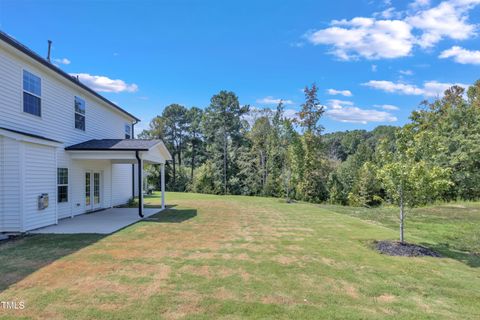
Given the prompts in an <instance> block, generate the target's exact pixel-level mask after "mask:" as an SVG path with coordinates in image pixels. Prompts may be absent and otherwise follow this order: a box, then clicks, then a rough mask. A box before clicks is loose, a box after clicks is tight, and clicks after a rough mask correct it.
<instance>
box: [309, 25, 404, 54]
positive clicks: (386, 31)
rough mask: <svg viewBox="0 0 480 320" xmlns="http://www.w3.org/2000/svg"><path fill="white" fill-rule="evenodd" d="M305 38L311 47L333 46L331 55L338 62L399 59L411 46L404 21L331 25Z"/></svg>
mask: <svg viewBox="0 0 480 320" xmlns="http://www.w3.org/2000/svg"><path fill="white" fill-rule="evenodd" d="M307 38H308V40H309V41H310V42H311V43H312V44H314V45H319V44H326V45H331V46H333V49H332V51H331V53H332V54H334V55H335V56H337V57H338V58H340V59H342V60H351V59H356V58H358V57H363V58H366V59H382V58H387V59H388V58H399V57H404V56H407V55H409V54H410V52H411V50H412V46H413V37H412V34H411V27H410V26H409V25H408V24H407V23H405V22H404V21H401V20H376V19H374V18H363V17H357V18H353V19H352V20H341V21H333V22H332V26H331V27H329V28H327V29H323V30H318V31H315V32H312V33H311V34H309V35H308V36H307Z"/></svg>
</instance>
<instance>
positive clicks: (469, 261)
mask: <svg viewBox="0 0 480 320" xmlns="http://www.w3.org/2000/svg"><path fill="white" fill-rule="evenodd" d="M421 245H423V246H425V247H428V248H430V249H432V250H434V251H436V252H438V253H440V254H441V255H442V256H444V257H447V258H451V259H455V260H457V261H460V262H462V263H465V264H466V265H468V266H470V267H472V268H478V267H480V256H478V255H475V254H473V253H469V252H464V251H460V250H457V249H454V248H451V247H450V246H449V245H448V244H446V243H438V244H431V243H422V244H421Z"/></svg>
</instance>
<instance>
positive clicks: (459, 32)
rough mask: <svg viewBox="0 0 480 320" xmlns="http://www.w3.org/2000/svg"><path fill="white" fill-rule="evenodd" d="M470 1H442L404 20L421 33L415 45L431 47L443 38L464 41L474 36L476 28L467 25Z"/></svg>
mask: <svg viewBox="0 0 480 320" xmlns="http://www.w3.org/2000/svg"><path fill="white" fill-rule="evenodd" d="M467 2H470V4H472V3H473V2H472V1H468V0H467V1H464V0H461V1H443V2H441V3H440V4H439V5H438V6H436V7H433V8H430V9H426V10H421V11H418V12H417V13H415V14H414V15H412V16H409V17H407V18H406V20H405V21H406V22H407V23H408V24H409V25H411V26H412V27H414V28H416V29H420V30H421V31H422V34H421V36H420V37H419V39H418V40H417V44H418V45H419V46H420V47H422V48H429V47H433V46H434V45H435V44H436V43H437V42H439V41H440V40H442V39H443V38H450V39H455V40H465V39H468V38H470V37H471V36H473V35H474V34H475V30H476V26H475V25H473V24H470V23H468V11H469V9H470V8H471V6H470V4H466V3H467Z"/></svg>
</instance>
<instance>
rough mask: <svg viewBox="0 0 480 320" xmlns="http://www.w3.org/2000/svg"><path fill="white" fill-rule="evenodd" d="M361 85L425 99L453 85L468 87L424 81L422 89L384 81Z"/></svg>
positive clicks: (373, 81) (440, 93)
mask: <svg viewBox="0 0 480 320" xmlns="http://www.w3.org/2000/svg"><path fill="white" fill-rule="evenodd" d="M363 85H364V86H367V87H371V88H374V89H377V90H382V91H385V92H389V93H397V94H404V95H414V96H425V97H437V96H442V95H443V92H444V91H445V90H447V89H448V88H450V87H452V86H454V85H457V86H460V87H462V88H468V85H467V84H464V83H444V82H438V81H426V82H424V84H423V87H418V86H416V85H412V84H406V83H399V82H397V83H395V82H392V81H386V80H370V81H368V82H366V83H363Z"/></svg>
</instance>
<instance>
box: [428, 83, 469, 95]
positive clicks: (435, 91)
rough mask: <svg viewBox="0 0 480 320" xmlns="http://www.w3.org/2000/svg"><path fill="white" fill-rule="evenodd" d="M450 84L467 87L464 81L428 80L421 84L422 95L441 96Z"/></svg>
mask: <svg viewBox="0 0 480 320" xmlns="http://www.w3.org/2000/svg"><path fill="white" fill-rule="evenodd" d="M452 86H459V87H462V88H465V89H467V88H468V87H469V85H468V84H465V83H443V82H437V81H428V82H425V83H424V84H423V91H424V96H426V97H440V96H443V93H444V92H445V90H447V89H448V88H450V87H452Z"/></svg>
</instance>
